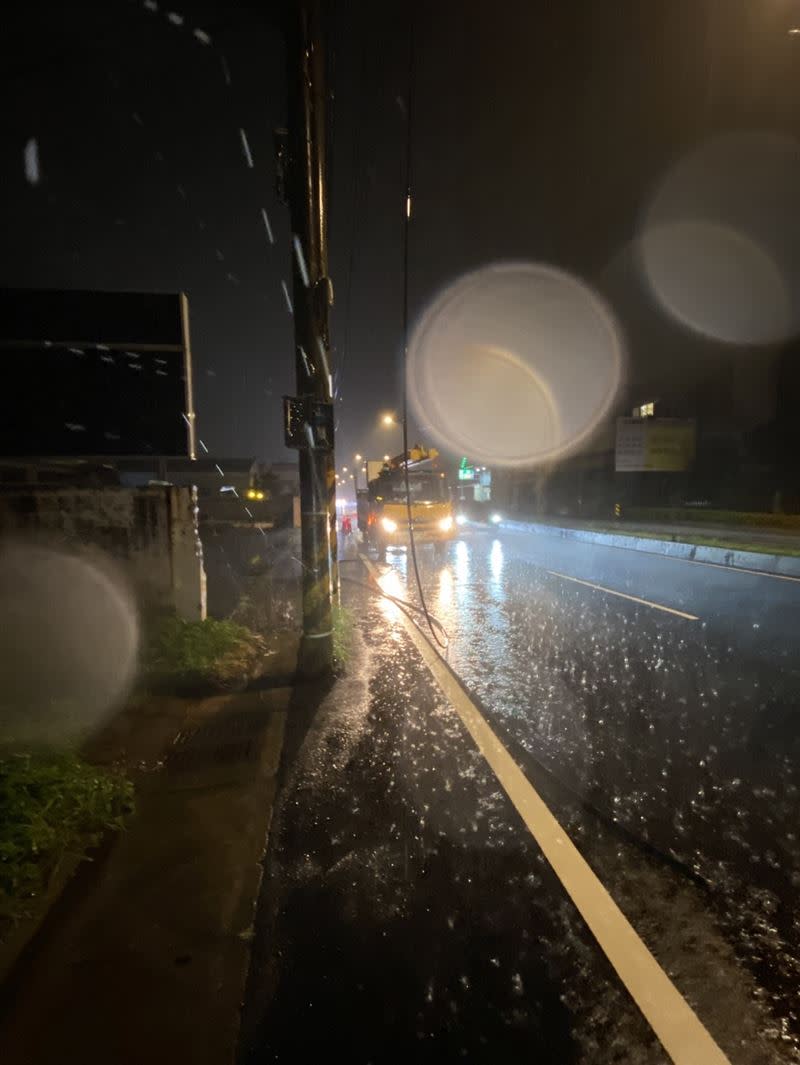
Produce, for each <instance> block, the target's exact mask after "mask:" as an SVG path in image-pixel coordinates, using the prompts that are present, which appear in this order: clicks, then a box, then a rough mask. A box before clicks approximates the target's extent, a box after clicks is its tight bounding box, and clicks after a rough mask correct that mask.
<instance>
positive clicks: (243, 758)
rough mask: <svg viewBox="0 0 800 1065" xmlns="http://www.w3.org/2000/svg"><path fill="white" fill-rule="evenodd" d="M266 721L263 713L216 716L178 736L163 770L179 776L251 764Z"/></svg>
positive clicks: (241, 712)
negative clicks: (190, 772) (188, 772)
mask: <svg viewBox="0 0 800 1065" xmlns="http://www.w3.org/2000/svg"><path fill="white" fill-rule="evenodd" d="M268 722H269V714H265V713H264V711H263V710H257V711H254V710H244V711H234V712H233V713H222V714H219V715H218V716H217V717H215V718H213V719H212V720H211V721H208V722H206V723H205V724H203V725H201V726H200V727H199V728H197V729H193V730H187V731H186V732H181V733H179V734H178V736H177V737H176V739H175V743H174V746H173V749H172V752H171V754H170V755H169V757H168V758H167V768H168V769H169V770H170V771H172V772H179V773H180V772H187V771H195V770H198V769H205V768H215V767H217V766H223V765H232V764H234V763H236V762H254V761H256V759H257V758H258V755H259V751H260V750H261V743H260V739H261V736H262V734H263V733H264V731H265V730H266V727H267V724H268Z"/></svg>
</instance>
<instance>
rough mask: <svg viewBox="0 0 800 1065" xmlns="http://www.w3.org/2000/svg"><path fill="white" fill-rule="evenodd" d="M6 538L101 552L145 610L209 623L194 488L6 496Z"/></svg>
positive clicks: (0, 516)
mask: <svg viewBox="0 0 800 1065" xmlns="http://www.w3.org/2000/svg"><path fill="white" fill-rule="evenodd" d="M0 537H20V538H22V539H26V538H31V539H33V538H35V539H37V540H42V539H44V540H50V541H53V540H55V541H58V542H61V543H67V544H75V545H80V546H82V547H84V548H86V547H88V548H94V549H100V550H101V551H103V552H105V553H107V554H108V555H110V556H111V557H112V558H114V559H115V560H116V561H117V563H118V564H120V565H121V567H122V569H123V570H124V572H125V573H126V574H127V576H128V578H129V579H130V581H131V583H132V584H133V586H134V588H135V589H136V591H137V593H138V595H139V598H140V601H141V603H142V605H143V606H145V607H155V608H167V609H170V608H172V609H174V610H176V611H177V613H178V614H179V615H180V616H181V617H184V618H187V619H189V620H199V619H202V618H204V617H205V616H206V577H205V569H204V567H203V555H202V548H201V546H200V539H199V536H198V531H197V505H196V498H195V493H194V491H193V490H192V489H191V488H179V487H175V486H169V487H161V486H159V487H152V488H140V489H135V488H134V489H131V488H116V487H114V488H92V489H83V488H44V487H42V488H38V487H36V486H35V485H30V486H26V487H25V488H24V489H19V490H14V491H10V492H8V491H6V492H2V493H0Z"/></svg>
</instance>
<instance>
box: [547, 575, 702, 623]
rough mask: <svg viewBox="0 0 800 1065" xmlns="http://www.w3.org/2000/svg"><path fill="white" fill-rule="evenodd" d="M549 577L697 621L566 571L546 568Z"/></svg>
mask: <svg viewBox="0 0 800 1065" xmlns="http://www.w3.org/2000/svg"><path fill="white" fill-rule="evenodd" d="M545 572H547V573H549V574H550V576H551V577H561V578H562V580H565V581H575V583H576V584H585V585H586V587H587V588H593V589H594V590H595V591H596V592H606V593H607V594H608V595H618V596H619V597H620V599H630V601H631V602H632V603H641V604H642V606H651V607H652V608H653V610H665V611H666V612H667V613H668V614H677V615H678V617H679V618H686V620H687V621H699V620H700V619H699V617H698V616H697V615H696V614H687V613H686V612H685V611H684V610H675V609H674V608H673V607H671V606H664V605H663V604H662V603H654V602H652V600H650V599H640V598H639V597H638V595H628V593H627V592H618V591H616V590H615V589H614V588H606V587H605V586H604V585H602V584H592V582H591V581H583V580H581V578H580V577H570V575H569V574H568V573H558V572H557V571H556V570H554V569H549V570H546V571H545Z"/></svg>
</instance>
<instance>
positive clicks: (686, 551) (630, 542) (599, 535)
mask: <svg viewBox="0 0 800 1065" xmlns="http://www.w3.org/2000/svg"><path fill="white" fill-rule="evenodd" d="M500 528H501V529H510V530H516V531H519V532H532V533H536V534H538V535H540V536H554V537H558V538H559V539H562V540H579V541H581V542H582V543H586V544H598V545H600V546H602V547H619V548H622V549H624V550H626V551H644V552H646V553H648V554H651V555H668V556H669V557H671V558H682V559H686V560H688V561H690V562H709V563H712V564H713V565H715V566H728V567H730V568H731V569H742V570H755V571H757V572H758V573H772V574H775V575H777V576H780V577H795V578H797V579H798V580H800V557H797V556H793V555H770V554H766V553H763V552H761V551H742V550H734V549H733V548H727V547H707V546H704V545H703V544H690V543H684V542H682V541H677V540H654V539H651V538H650V537H644V536H626V535H625V534H623V533H608V532H595V531H593V530H591V529H577V528H573V527H570V526H568V525H545V524H543V523H541V522H531V521H511V520H507V521H503V522H501V524H500Z"/></svg>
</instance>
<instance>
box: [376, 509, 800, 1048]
mask: <svg viewBox="0 0 800 1065" xmlns="http://www.w3.org/2000/svg"><path fill="white" fill-rule="evenodd" d="M419 562H420V569H421V574H422V579H423V585H424V589H425V594H426V598H427V600H428V606H429V609H430V610H431V612H432V613H433V614H434V615H436V617H438V618H439V619H440V620H441V621H442V622H443V623H444V625H445V627H446V628H447V630H448V633H449V635H450V640H451V643H450V648H449V653H448V659H449V662H450V664H451V666H452V667H453V668H454V669H455V671H456V672H457V673H458V675H459V676H460V677H461V678H462V679H463V680H464V681H465V682H466V683H467V685H468V686H469V687H470V688H471V689H472V690H473V691H474V692H475V693H476V694H477V696H478V697H479V698H480V700H481V701H482V702H483V704H484V706H485V707H486V708H487V709H488V710H489V711H490V712H492V713H493V714H494V715H495V716H496V719H497V720H500V721H501V722H502V723H503V725H504V726H505V728H506V729H507V731H508V733H509V734H510V735H511V736H512V737H513V738H514V739H515V740H516V741H518V742H519V743H520V744H521V745H522V746H523V747H524V748H526V749H527V750H528V751H529V752H530V753H531V754H532V755H534V756H535V758H536V759H538V760H539V761H540V762H542V763H543V764H544V765H545V766H546V767H547V768H548V769H549V770H550V771H552V773H554V774H555V775H557V777H559V778H560V779H561V780H562V781H563V782H564V783H565V784H567V785H568V786H569V787H570V788H572V789H575V790H576V791H577V792H579V793H580V795H581V796H583V797H584V798H585V799H587V800H588V801H589V802H590V803H591V804H592V805H593V806H595V807H596V808H598V809H600V810H601V811H603V812H604V813H606V814H607V815H608V816H609V817H610V818H612V819H614V820H615V821H617V822H618V823H620V824H621V825H623V826H624V827H625V828H626V829H628V830H630V832H631V833H633V834H634V835H635V836H636V837H638V838H640V839H642V840H644V841H647V843H648V844H650V845H652V846H653V847H655V848H656V849H657V850H658V851H659V852H661V853H662V854H665V855H668V856H671V857H673V858H675V859H677V860H679V861H680V862H682V863H685V864H686V866H688V867H690V868H691V869H692V870H693V871H694V872H695V873H696V874H697V875H699V876H701V877H702V878H703V879H704V880H705V881H707V882H708V883H709V885H710V894H711V896H712V898H713V900H714V904H715V906H716V907H718V912H719V913H720V914H721V916H722V918H723V920H724V924H725V927H726V931H727V934H728V937H729V939H731V940H732V941H733V943H734V945H735V948H736V949H737V952H738V953H739V954H740V956H741V957H742V958H743V959H745V960H746V961H747V963H748V964H749V965H750V967H751V969H752V970H753V972H754V973H756V975H757V978H759V979H760V980H763V982H764V983H765V985H766V986H768V988H769V994H770V996H771V997H772V998H773V1001H774V1002H775V1005H776V1008H778V1009H779V1012H780V1013H781V1014H783V1015H785V1016H788V1017H790V1018H791V1022H792V1025H793V1027H794V1028H795V1031H796V1030H797V1023H798V1018H797V1009H796V1005H795V1001H794V999H795V994H794V992H795V989H796V987H797V985H798V982H799V981H800V961H799V960H798V959H799V958H800V930H799V929H798V925H797V921H796V917H795V909H794V905H793V904H794V901H795V898H796V893H797V888H798V887H799V886H800V872H798V870H800V847H799V846H798V840H797V829H796V820H797V795H798V791H797V789H798V785H799V784H800V776H799V775H798V768H799V763H800V747H799V746H798V740H799V738H800V730H798V728H797V726H796V724H795V720H794V714H795V707H796V704H797V694H798V691H800V674H798V670H797V663H796V660H795V659H794V652H795V647H796V640H797V633H798V632H799V631H800V583H797V584H795V583H792V582H787V581H779V580H774V579H770V578H767V577H760V576H756V575H748V574H740V573H729V572H727V571H725V570H721V569H717V568H712V567H704V566H700V565H693V564H691V563H682V562H679V561H676V560H673V559H664V558H658V557H656V556H651V555H645V554H641V553H637V552H632V551H623V550H619V549H613V548H597V547H595V546H594V545H586V544H581V543H576V542H573V541H560V540H557V539H556V538H544V537H537V536H535V535H533V534H525V533H520V532H518V531H510V530H506V529H503V530H499V531H494V530H492V531H488V530H480V529H477V528H473V529H470V530H468V531H467V532H466V533H465V535H464V537H463V538H462V539H460V540H458V541H456V542H454V543H453V544H452V545H451V546H450V547H449V549H448V553H447V556H446V557H445V558H437V557H434V555H433V552H432V551H430V549H428V548H425V547H423V548H422V549H421V550H420V552H419ZM385 564H386V565H387V566H388V567H390V569H391V570H392V571H394V572H395V573H396V574H397V578H399V582H398V581H397V580H396V579H395V578H393V577H392V578H390V579H392V580H393V582H394V583H395V584H402V586H403V587H404V589H405V594H406V595H407V596H408V597H409V598H410V599H412V600H413V599H414V598H415V594H414V588H413V582H412V585H411V586H409V585H406V579H405V578H406V564H407V560H406V557H405V552H396V553H393V552H390V553H389V554H388V555H387V556H386V559H385ZM552 570H555V571H558V572H561V573H564V574H569V575H573V576H577V577H579V578H580V579H581V580H585V581H589V582H592V583H596V584H601V585H604V586H606V587H608V588H610V589H617V590H619V591H622V592H625V593H627V594H629V595H632V596H636V597H640V598H644V599H648V600H651V601H652V602H653V603H654V604H662V605H664V606H667V607H670V608H672V609H675V610H681V611H684V612H687V613H690V614H693V615H696V616H697V617H698V620H697V621H691V620H687V619H685V618H683V617H680V616H678V615H673V614H669V613H665V612H663V611H661V610H658V609H655V608H654V607H650V606H647V605H644V604H639V603H635V602H633V601H631V600H626V599H622V598H619V597H618V596H613V595H608V594H604V593H603V592H601V591H598V590H596V589H593V588H590V587H587V586H586V585H582V584H577V583H575V582H573V581H566V580H564V579H562V578H561V577H558V576H555V575H553V573H552V572H549V571H552ZM385 581H386V577H384V578H383V582H385ZM395 594H403V593H402V592H399V591H396V592H395ZM598 872H599V873H600V875H601V877H602V875H603V870H602V869H601V870H598ZM776 973H780V974H781V975H780V976H779V977H777V979H776Z"/></svg>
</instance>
